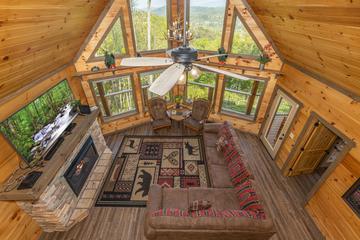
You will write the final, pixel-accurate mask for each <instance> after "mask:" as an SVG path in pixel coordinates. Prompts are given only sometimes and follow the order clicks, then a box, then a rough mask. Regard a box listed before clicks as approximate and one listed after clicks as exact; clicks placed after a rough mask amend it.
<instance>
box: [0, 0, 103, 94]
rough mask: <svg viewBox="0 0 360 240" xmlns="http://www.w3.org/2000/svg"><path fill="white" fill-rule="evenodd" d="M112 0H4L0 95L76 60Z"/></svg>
mask: <svg viewBox="0 0 360 240" xmlns="http://www.w3.org/2000/svg"><path fill="white" fill-rule="evenodd" d="M107 2H108V0H36V1H29V0H16V1H14V0H1V1H0V99H2V98H3V97H5V96H7V95H8V94H10V93H13V92H16V91H17V90H18V89H20V88H22V87H23V86H25V85H27V84H29V83H31V82H33V81H34V80H36V79H39V78H41V77H42V76H45V75H47V74H49V73H50V72H52V71H54V70H56V69H59V68H60V67H62V66H64V65H66V64H68V63H70V62H72V60H73V58H74V56H75V55H76V53H77V51H78V50H79V48H80V47H81V44H82V43H83V42H84V40H85V38H86V36H87V35H88V34H89V32H90V30H91V28H92V27H93V26H94V24H95V22H96V20H97V19H98V17H99V15H100V13H101V12H102V10H103V9H104V7H105V6H106V4H107Z"/></svg>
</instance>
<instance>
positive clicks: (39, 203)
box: [17, 119, 112, 232]
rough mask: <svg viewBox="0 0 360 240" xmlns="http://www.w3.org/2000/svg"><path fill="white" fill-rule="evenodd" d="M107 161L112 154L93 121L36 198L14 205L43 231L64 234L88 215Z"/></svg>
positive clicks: (107, 163)
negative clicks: (61, 232) (63, 232)
mask: <svg viewBox="0 0 360 240" xmlns="http://www.w3.org/2000/svg"><path fill="white" fill-rule="evenodd" d="M73 134H76V133H73ZM111 160H112V152H111V150H110V149H109V148H108V147H107V146H106V143H105V139H104V137H103V135H102V132H101V129H100V126H99V124H98V122H97V120H96V119H95V121H94V122H93V123H92V124H91V127H90V128H89V129H88V130H87V132H86V134H85V135H84V136H83V137H82V138H81V141H80V142H79V143H78V145H77V146H76V147H75V150H74V151H73V152H72V153H71V154H70V155H69V157H67V158H66V161H65V164H63V166H62V167H61V168H60V170H59V171H58V172H57V173H56V175H55V177H54V178H53V180H52V181H51V182H50V183H49V184H48V186H47V187H46V188H45V191H44V192H42V194H41V195H40V197H39V199H38V200H36V201H17V204H18V205H19V206H20V207H21V208H22V209H23V210H24V211H25V212H26V213H28V214H29V215H30V216H31V217H32V218H33V219H34V220H35V221H36V222H37V223H38V224H39V225H40V226H41V228H42V229H43V231H45V232H53V231H67V230H69V229H70V228H71V227H72V226H74V225H75V224H76V223H78V222H80V221H82V220H83V219H84V218H86V217H87V216H88V214H89V210H90V209H91V208H92V207H93V205H94V203H95V201H96V196H97V194H98V191H100V188H101V186H102V183H103V180H104V178H105V177H106V174H107V171H108V169H109V167H110V165H111ZM50 161H51V160H50ZM50 163H51V162H50Z"/></svg>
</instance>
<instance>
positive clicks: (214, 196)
mask: <svg viewBox="0 0 360 240" xmlns="http://www.w3.org/2000/svg"><path fill="white" fill-rule="evenodd" d="M196 199H204V200H208V201H210V202H211V208H214V209H218V210H225V209H229V208H230V209H238V210H240V206H239V200H238V198H237V194H236V191H235V189H233V188H189V202H191V201H193V200H196Z"/></svg>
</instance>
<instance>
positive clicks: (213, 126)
mask: <svg viewBox="0 0 360 240" xmlns="http://www.w3.org/2000/svg"><path fill="white" fill-rule="evenodd" d="M221 125H222V123H205V124H204V132H207V133H216V134H217V133H218V132H219V128H220V126H221Z"/></svg>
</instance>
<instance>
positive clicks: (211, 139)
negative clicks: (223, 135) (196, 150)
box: [203, 132, 218, 148]
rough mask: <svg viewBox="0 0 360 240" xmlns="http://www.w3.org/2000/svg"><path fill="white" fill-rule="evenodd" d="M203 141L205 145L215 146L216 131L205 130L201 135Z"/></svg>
mask: <svg viewBox="0 0 360 240" xmlns="http://www.w3.org/2000/svg"><path fill="white" fill-rule="evenodd" d="M203 138H204V143H205V146H206V147H215V148H216V141H217V139H218V136H217V134H216V133H207V132H205V133H204V135H203Z"/></svg>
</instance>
